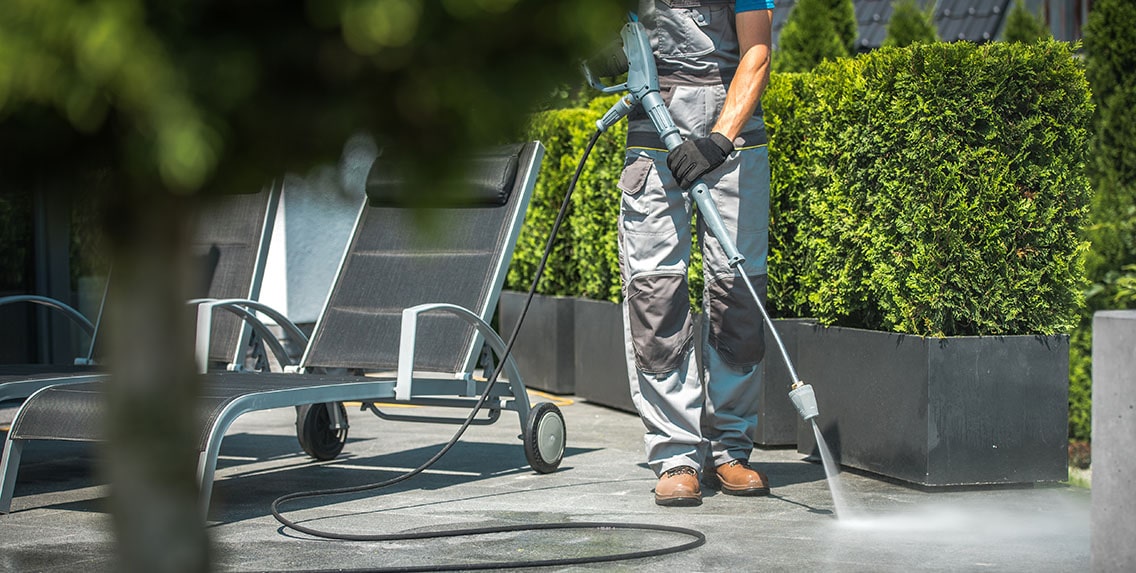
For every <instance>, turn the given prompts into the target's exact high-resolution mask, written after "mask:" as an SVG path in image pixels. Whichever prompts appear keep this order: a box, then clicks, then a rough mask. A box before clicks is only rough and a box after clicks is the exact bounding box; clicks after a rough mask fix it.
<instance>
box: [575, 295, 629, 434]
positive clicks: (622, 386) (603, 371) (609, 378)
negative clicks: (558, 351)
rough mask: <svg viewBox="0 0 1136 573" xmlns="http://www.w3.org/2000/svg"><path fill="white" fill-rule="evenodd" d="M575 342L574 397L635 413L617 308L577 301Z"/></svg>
mask: <svg viewBox="0 0 1136 573" xmlns="http://www.w3.org/2000/svg"><path fill="white" fill-rule="evenodd" d="M575 340H576V343H575V356H573V360H574V362H575V370H576V395H577V396H579V397H581V398H583V399H585V400H587V401H589V402H592V403H595V404H600V405H603V406H608V407H609V408H616V409H619V410H623V411H625V412H632V413H635V412H636V410H635V404H634V403H632V402H631V386H630V383H629V382H628V380H627V358H626V356H627V354H626V352H625V350H624V345H623V314H622V311H621V310H620V307H619V305H618V304H615V303H613V302H607V301H599V300H587V299H576V332H575Z"/></svg>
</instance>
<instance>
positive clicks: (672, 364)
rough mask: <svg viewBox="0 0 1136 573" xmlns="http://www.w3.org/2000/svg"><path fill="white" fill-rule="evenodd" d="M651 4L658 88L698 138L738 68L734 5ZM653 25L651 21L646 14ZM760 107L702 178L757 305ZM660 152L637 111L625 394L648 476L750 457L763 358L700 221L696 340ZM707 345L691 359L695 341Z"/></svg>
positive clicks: (763, 152) (624, 241)
mask: <svg viewBox="0 0 1136 573" xmlns="http://www.w3.org/2000/svg"><path fill="white" fill-rule="evenodd" d="M671 3H672V4H674V5H675V6H678V5H680V4H687V5H688V4H701V5H698V6H694V7H687V8H680V7H670V6H668V5H667V4H666V3H664V2H662V1H659V2H656V3H655V7H656V11H655V14H654V18H653V24H652V25H650V28H651V37H652V46H653V47H654V50H655V60H656V63H657V64H658V69H659V83H660V88H661V91H662V94H663V97H664V100H666V101H667V105H668V108H669V109H670V112H671V114H672V115H673V116H674V121H675V123H676V124H677V125H678V128H679V130H680V132H681V134H682V136H683V137H684V138H692V137H706V136H708V135H709V134H710V130H711V128H713V126H714V122H715V121H716V120H717V118H718V114H719V112H720V111H721V109H722V106H723V104H724V103H725V100H726V91H727V89H728V88H729V84H730V82H731V81H732V79H733V75H734V72H735V71H736V69H737V66H738V61H739V47H738V40H737V33H736V30H735V25H734V2H732V1H730V2H726V3H721V2H717V3H712V2H705V1H704V2H701V3H698V2H684V1H683V0H674V1H672V2H671ZM648 22H649V23H650V20H648ZM765 144H766V138H765V124H764V122H763V120H762V117H761V108H760V105H759V106H758V110H757V111H756V112H755V114H754V116H753V117H752V118H751V119H750V120H749V122H748V123H747V125H746V127H745V128H744V129H743V132H742V134H741V135H740V136H739V137H738V138H737V139H735V141H734V146H735V151H734V153H732V154H731V155H730V156H729V158H728V159H727V160H726V162H725V163H724V164H723V165H721V166H720V167H718V168H717V169H715V170H713V171H711V172H709V173H707V174H706V176H705V177H703V181H705V182H706V183H707V184H708V185H709V186H710V189H711V195H712V196H713V197H714V200H715V202H716V204H717V206H718V209H719V210H720V211H721V215H722V218H723V220H724V221H725V223H726V227H727V229H728V230H729V232H731V233H733V234H734V237H733V239H734V240H735V241H736V242H737V245H738V248H739V250H740V251H741V253H742V254H743V255H744V256H745V257H746V262H745V263H744V264H743V267H744V271H745V272H746V273H747V274H748V275H749V276H750V277H752V278H753V282H754V286H755V287H756V288H757V289H758V292H759V294H760V295H761V296H762V298H763V299H764V296H765V289H766V254H767V250H768V228H769V155H768V150H767V148H766V145H765ZM666 157H667V153H666V149H665V148H664V146H663V145H662V143H661V142H660V140H659V137H658V135H657V134H656V132H655V130H654V127H653V126H652V124H651V122H650V120H648V119H647V118H646V116H645V115H643V114H641V113H640V114H639V115H638V116H636V115H632V117H631V121H630V123H629V125H628V135H627V155H626V163H625V167H624V169H623V173H622V175H621V176H620V181H619V187H620V190H621V191H622V204H621V207H620V214H619V255H620V270H621V273H622V279H623V295H624V302H623V323H624V334H625V338H626V346H627V349H628V350H627V358H628V374H629V377H630V380H631V396H632V399H633V401H634V403H635V406H636V408H637V409H638V410H639V414H640V417H641V418H642V420H643V423H644V425H646V428H647V432H646V437H645V442H646V449H647V460H648V462H649V464H650V466H651V468H652V469H653V470H654V471H655V473H656V474H661V473H662V472H664V471H666V470H669V469H671V468H674V467H678V466H683V465H689V466H693V467H694V468H695V469H698V470H701V469H702V468H703V466H704V465H708V467H709V468H713V467H715V466H717V465H719V464H723V463H726V462H728V461H730V460H733V459H749V455H750V451H751V450H752V449H753V435H754V431H755V429H756V426H757V402H758V396H759V387H760V384H761V368H760V367H759V363H760V362H761V359H762V356H763V354H764V351H765V348H764V341H763V339H762V334H763V330H762V325H761V315H760V313H759V311H758V310H757V308H756V307H755V306H754V303H753V300H752V297H751V296H750V295H749V294H748V291H747V290H746V288H745V284H744V283H743V282H742V281H741V279H740V278H737V277H735V276H734V272H735V271H734V270H733V269H730V268H729V266H728V265H727V264H726V256H725V254H724V253H723V251H722V248H721V246H720V245H719V244H718V241H717V239H716V238H715V237H714V236H713V235H711V234H710V233H708V232H707V231H706V228H705V227H704V225H702V223H701V221H698V223H697V225H696V227H697V232H698V243H699V245H700V247H701V251H702V264H703V273H704V279H705V288H704V291H703V300H704V303H703V312H704V313H705V314H704V318H705V320H703V321H702V326H701V328H700V329H699V330H700V332H695V329H694V326H693V324H694V323H693V320H692V316H691V313H690V303H689V299H688V295H689V287H688V285H687V269H688V267H689V264H690V253H691V215H692V200H691V198H690V196H689V194H688V193H687V192H686V191H683V190H682V189H680V188H679V187H678V185H677V183H676V182H675V180H674V178H673V177H672V176H671V173H670V171H669V170H668V169H667V162H666ZM695 344H700V345H701V346H702V352H701V354H702V363H701V364H700V365H697V366H696V365H695V364H694V362H695V361H694V360H693V355H694V345H695Z"/></svg>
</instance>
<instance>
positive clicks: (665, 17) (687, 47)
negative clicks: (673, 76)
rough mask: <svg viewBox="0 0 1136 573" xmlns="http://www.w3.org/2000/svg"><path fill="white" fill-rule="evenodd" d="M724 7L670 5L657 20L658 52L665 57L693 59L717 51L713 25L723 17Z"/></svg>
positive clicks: (656, 49)
mask: <svg viewBox="0 0 1136 573" xmlns="http://www.w3.org/2000/svg"><path fill="white" fill-rule="evenodd" d="M724 18H725V13H724V11H723V8H710V7H699V8H671V9H669V10H667V13H666V14H663V13H660V14H659V17H658V18H657V19H656V22H655V28H656V29H655V38H656V39H657V45H656V47H655V51H656V53H657V55H658V56H659V57H661V58H665V59H690V58H697V57H699V56H705V55H706V54H709V53H711V52H713V51H714V38H713V33H714V24H715V23H716V21H717V20H720V19H724Z"/></svg>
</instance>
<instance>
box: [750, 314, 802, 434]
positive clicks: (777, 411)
mask: <svg viewBox="0 0 1136 573" xmlns="http://www.w3.org/2000/svg"><path fill="white" fill-rule="evenodd" d="M813 324H815V321H814V320H812V319H804V318H787V319H774V320H773V326H774V328H776V329H777V334H778V335H780V336H781V342H783V343H785V350H786V351H787V352H788V353H789V359H790V360H792V361H793V366H794V367H795V368H796V369H797V374H798V375H801V372H800V371H801V365H800V362H801V352H800V338H801V337H800V333H801V332H803V331H807V330H811V329H812V325H813ZM767 328H768V327H767ZM762 367H763V368H765V375H764V377H763V378H762V383H761V405H760V410H759V411H758V415H757V435H755V436H754V440H753V442H754V445H757V446H760V447H766V448H768V447H778V446H782V447H784V446H795V445H797V419H798V418H799V416H798V415H797V411H796V410H795V409H794V408H793V403H792V402H790V401H789V390H790V386H791V385H792V384H793V380H792V377H790V376H789V369H788V368H786V367H785V359H784V358H782V356H781V352H780V351H778V350H777V343H776V342H775V341H774V340H773V337H772V336H770V335H769V333H768V332H766V333H765V359H764V360H763V361H762Z"/></svg>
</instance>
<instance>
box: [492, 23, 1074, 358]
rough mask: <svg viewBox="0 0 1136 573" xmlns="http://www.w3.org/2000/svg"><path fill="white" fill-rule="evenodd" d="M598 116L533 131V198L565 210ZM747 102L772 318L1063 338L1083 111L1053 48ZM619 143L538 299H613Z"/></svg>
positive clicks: (905, 52) (585, 192)
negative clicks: (760, 165) (762, 188)
mask: <svg viewBox="0 0 1136 573" xmlns="http://www.w3.org/2000/svg"><path fill="white" fill-rule="evenodd" d="M612 101H613V100H612V98H611V97H610V96H608V97H605V98H603V99H601V100H598V101H595V102H593V103H592V104H591V105H590V106H589V108H588V110H586V111H584V110H557V111H552V112H546V113H545V114H542V116H541V118H540V119H539V120H538V121H537V122H535V125H540V126H554V127H553V128H547V129H554V130H555V132H556V134H557V135H555V137H551V138H547V137H546V136H544V135H540V134H537V135H534V137H539V138H542V139H545V140H546V144H549V145H550V152H549V155H548V157H547V158H546V160H545V169H544V171H543V172H542V183H541V185H547V186H548V188H549V189H556V192H555V193H556V194H557V195H559V194H561V193H563V191H562V190H563V189H564V187H565V186H566V185H567V177H568V176H569V175H570V172H571V169H572V168H573V167H574V165H575V162H576V161H577V160H578V158H579V154H580V153H581V152H582V146H583V142H584V140H585V139H586V138H587V137H588V135H590V130H591V129H592V126H593V125H594V120H595V118H597V117H598V116H599V114H600V113H601V112H602V111H603V110H604V109H606V108H607V107H608V106H609V105H610V104H611V103H612ZM762 101H763V106H764V109H765V114H766V115H765V117H766V124H767V128H768V130H769V134H770V162H771V168H772V178H773V186H772V189H771V206H770V217H771V228H770V254H769V267H770V307H771V308H774V309H776V314H777V315H779V316H812V317H816V318H818V319H820V320H822V321H824V322H826V323H836V324H843V325H849V326H856V327H862V328H872V329H879V330H892V331H897V332H908V333H914V334H921V335H938V336H943V335H972V334H979V335H997V334H1028V333H1046V334H1050V333H1055V332H1062V331H1067V330H1068V329H1069V328H1070V327H1071V326H1072V325H1073V323H1074V322H1075V321H1076V317H1077V309H1078V307H1079V305H1080V304H1081V297H1082V292H1081V289H1082V286H1083V285H1082V281H1083V279H1082V273H1083V267H1082V260H1083V254H1084V250H1085V244H1084V242H1083V240H1082V239H1081V238H1080V237H1079V232H1080V228H1081V225H1082V222H1083V220H1084V217H1085V215H1086V212H1087V204H1088V200H1089V197H1088V184H1087V180H1086V178H1085V177H1084V175H1083V170H1084V163H1085V161H1086V152H1087V137H1088V131H1087V127H1088V119H1089V113H1090V106H1089V102H1088V90H1087V84H1086V82H1085V79H1084V75H1083V72H1082V71H1081V69H1080V67H1079V65H1078V64H1077V63H1076V61H1075V60H1074V58H1073V54H1072V52H1071V48H1070V47H1069V46H1068V45H1066V44H1062V43H1058V42H1045V43H1041V44H1036V45H1029V46H1026V45H1021V44H1014V45H1010V44H1004V43H999V44H990V45H985V46H975V45H973V44H969V43H959V44H944V43H937V44H921V45H916V46H912V47H909V48H903V49H885V50H880V51H877V52H873V53H870V54H865V55H862V56H860V57H858V58H855V59H842V60H838V61H836V62H829V63H826V64H823V65H821V66H819V67H818V68H817V69H816V70H815V71H813V72H812V73H809V74H774V76H773V77H772V78H771V81H770V84H769V87H768V89H767V91H766V93H765V94H764V96H763V100H762ZM542 122H543V123H542ZM541 129H545V131H543V132H541V133H549V132H548V131H547V129H546V128H541ZM568 140H573V141H575V143H573V144H572V145H570V146H565V145H564V144H562V143H561V142H562V141H568ZM621 140H622V134H619V135H615V134H611V135H606V136H604V138H603V139H601V143H600V145H599V146H597V150H596V151H595V152H594V154H593V156H592V159H591V160H590V161H589V166H588V167H587V170H586V171H585V174H584V177H583V178H582V180H581V183H580V188H579V189H578V190H577V193H578V195H577V196H576V197H574V200H573V204H572V209H573V211H572V214H571V216H570V218H569V222H570V228H571V231H570V233H569V236H570V239H563V238H562V240H568V241H570V244H569V245H567V246H566V247H565V248H566V251H564V253H565V256H566V257H567V258H566V259H562V260H561V259H558V260H561V262H560V263H558V264H560V265H562V266H561V268H560V269H559V270H557V271H556V272H555V273H556V274H555V276H557V277H560V278H558V279H557V282H556V285H552V284H549V286H548V287H547V288H548V290H542V292H546V293H548V294H573V295H584V296H589V297H595V298H603V299H607V300H618V290H619V287H618V274H617V273H618V271H617V268H618V266H617V262H618V259H617V256H616V241H615V237H616V235H615V221H616V218H617V214H618V203H619V194H618V192H617V191H616V183H617V181H618V176H619V171H620V169H621V168H622V161H623V151H622V141H621ZM557 149H565V150H571V156H570V157H568V158H567V160H565V159H564V158H562V157H561V158H558V153H559V152H558V151H556V150H557ZM565 161H567V163H565ZM556 205H559V202H558V201H557V202H555V205H554V204H553V202H551V201H543V202H542V203H541V206H539V207H534V208H535V209H544V210H549V209H554V208H555V206H556ZM530 218H533V220H537V221H544V220H548V218H549V215H548V214H540V215H537V214H536V213H534V212H531V211H530ZM537 234H538V235H542V233H539V232H538V233H537ZM542 236H543V235H542ZM542 246H543V243H541V244H540V245H538V244H537V243H536V242H535V241H532V242H531V244H529V245H528V246H527V247H525V248H527V249H529V254H524V255H521V254H518V257H519V260H528V261H531V260H533V259H534V258H535V257H536V256H538V255H539V251H538V252H536V253H533V252H532V250H533V249H536V248H538V247H542ZM558 253H559V251H558ZM558 256H560V255H558ZM526 264H528V265H529V267H531V266H532V263H526ZM521 274H522V275H527V276H531V273H527V271H524V272H522V273H521ZM525 280H527V279H525ZM511 281H515V279H512V278H511ZM513 284H514V286H513V288H518V287H519V286H520V285H521V284H524V281H521V283H516V282H513ZM692 286H693V285H692ZM692 290H696V288H692Z"/></svg>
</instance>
